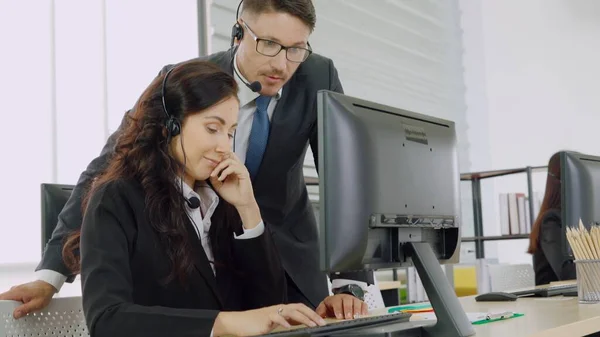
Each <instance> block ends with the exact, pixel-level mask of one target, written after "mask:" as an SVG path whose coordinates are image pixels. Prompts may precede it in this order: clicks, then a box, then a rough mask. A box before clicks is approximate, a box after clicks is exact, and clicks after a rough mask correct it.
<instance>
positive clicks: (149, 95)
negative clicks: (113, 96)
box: [63, 61, 325, 337]
mask: <svg viewBox="0 0 600 337" xmlns="http://www.w3.org/2000/svg"><path fill="white" fill-rule="evenodd" d="M236 94H237V85H236V82H235V80H234V79H233V78H232V77H231V76H230V75H228V74H226V73H224V72H222V71H221V70H220V69H219V68H218V67H217V66H216V65H213V64H211V63H208V62H202V61H190V62H186V63H183V64H180V65H178V66H176V67H174V68H172V69H171V70H170V71H169V72H167V73H166V74H165V75H164V76H159V77H157V79H155V80H154V82H152V84H150V86H149V87H148V88H147V89H146V90H145V91H144V93H143V94H142V96H141V98H140V99H139V101H138V103H137V109H135V112H134V113H133V115H131V116H129V117H128V118H129V121H127V126H126V128H124V129H123V132H122V133H121V134H120V136H119V139H118V141H117V144H116V148H115V153H114V155H113V156H112V158H111V159H110V161H109V163H108V165H107V167H106V168H105V170H104V171H103V173H102V174H101V175H100V176H98V177H96V179H95V181H94V183H93V185H92V187H91V189H90V191H89V192H88V195H87V196H86V198H85V199H84V204H83V209H84V218H83V224H82V228H81V232H80V233H75V234H73V235H72V236H70V237H69V239H68V241H67V243H66V245H65V247H64V251H63V256H64V257H65V260H66V261H67V262H68V265H70V266H71V267H72V268H74V269H78V268H79V267H80V272H81V279H82V299H83V309H84V313H85V317H86V321H87V325H88V329H89V331H90V333H91V335H92V336H96V337H104V336H106V337H116V336H127V337H135V336H144V337H147V336H209V335H211V336H221V335H238V336H242V335H257V334H263V333H267V332H269V331H271V330H272V329H273V328H274V327H276V326H278V325H280V326H284V327H288V326H290V324H297V323H303V324H307V325H308V326H317V325H323V324H325V322H324V321H323V319H322V318H321V317H320V316H319V315H317V314H316V313H315V312H314V311H312V310H311V309H309V308H308V307H306V306H304V305H303V304H289V305H283V304H281V303H285V300H286V299H285V294H286V289H285V274H284V271H283V268H282V266H281V263H280V261H279V257H278V253H277V251H276V248H275V246H274V244H273V242H272V241H271V234H270V233H269V227H268V226H266V225H265V224H264V223H263V221H262V219H261V214H260V211H259V209H258V206H257V203H256V200H255V199H254V194H253V190H252V184H251V182H250V178H249V174H248V171H247V170H246V168H245V166H244V165H243V164H242V163H241V162H240V161H239V160H238V159H237V157H236V156H235V154H234V153H232V150H231V144H232V137H233V133H234V131H235V127H236V124H237V114H238V110H239V103H238V100H237V96H236ZM77 250H79V253H80V254H77ZM77 256H80V261H78V260H77Z"/></svg>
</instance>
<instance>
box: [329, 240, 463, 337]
mask: <svg viewBox="0 0 600 337" xmlns="http://www.w3.org/2000/svg"><path fill="white" fill-rule="evenodd" d="M406 248H407V251H406V253H407V255H409V256H411V257H412V261H413V263H414V265H415V268H416V269H417V272H418V273H419V277H420V278H421V282H423V287H424V288H425V291H426V292H427V297H429V301H430V302H431V306H432V307H433V310H434V311H435V315H436V318H437V321H436V323H435V324H431V323H429V322H423V321H421V322H419V321H413V322H405V323H396V324H389V325H377V326H372V327H366V328H357V329H356V330H348V331H343V332H342V331H340V332H339V333H331V334H330V336H344V337H347V336H386V337H391V336H403V337H408V336H411V337H412V336H415V337H416V336H419V337H434V336H435V337H440V336H441V337H446V336H447V337H467V336H473V335H474V334H475V330H474V329H473V325H472V324H471V322H470V321H469V319H468V318H467V314H465V311H464V310H463V308H462V306H461V305H460V303H459V301H458V297H456V293H455V292H454V289H452V287H451V286H450V283H448V280H447V279H446V275H445V274H444V272H443V271H442V267H441V266H440V263H439V262H438V260H437V258H436V257H435V254H434V253H433V250H432V249H431V246H430V245H429V243H427V242H409V243H406Z"/></svg>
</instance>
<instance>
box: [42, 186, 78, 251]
mask: <svg viewBox="0 0 600 337" xmlns="http://www.w3.org/2000/svg"><path fill="white" fill-rule="evenodd" d="M73 187H74V186H72V185H59V184H42V185H41V196H42V253H43V252H44V248H45V247H46V243H48V240H50V237H52V232H53V231H54V228H56V224H57V223H58V214H59V213H60V212H61V211H62V209H63V208H64V207H65V204H66V203H67V200H69V197H70V196H71V192H73Z"/></svg>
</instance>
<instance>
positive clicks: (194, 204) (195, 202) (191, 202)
mask: <svg viewBox="0 0 600 337" xmlns="http://www.w3.org/2000/svg"><path fill="white" fill-rule="evenodd" d="M185 202H186V203H187V204H188V206H189V207H190V208H191V209H196V208H198V207H200V199H198V198H196V197H191V198H189V199H185Z"/></svg>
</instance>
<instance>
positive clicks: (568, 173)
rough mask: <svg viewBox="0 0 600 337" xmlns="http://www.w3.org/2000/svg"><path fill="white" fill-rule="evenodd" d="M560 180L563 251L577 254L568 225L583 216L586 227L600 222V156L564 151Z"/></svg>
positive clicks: (577, 223) (575, 224) (577, 221)
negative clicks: (569, 236) (570, 238)
mask: <svg viewBox="0 0 600 337" xmlns="http://www.w3.org/2000/svg"><path fill="white" fill-rule="evenodd" d="M560 167H561V170H560V175H561V176H560V180H561V203H562V206H561V207H562V210H561V212H562V215H561V217H562V223H563V229H565V232H564V234H565V235H563V238H562V240H563V244H562V247H563V251H564V253H565V254H566V255H567V256H569V257H573V252H572V250H571V247H570V246H569V244H567V239H566V228H567V227H577V226H579V219H581V221H582V222H583V224H584V225H585V226H586V228H588V229H589V226H590V225H591V224H593V223H597V222H600V208H599V207H598V203H599V202H600V157H596V156H591V155H586V154H582V153H578V152H572V151H564V152H561V153H560Z"/></svg>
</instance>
